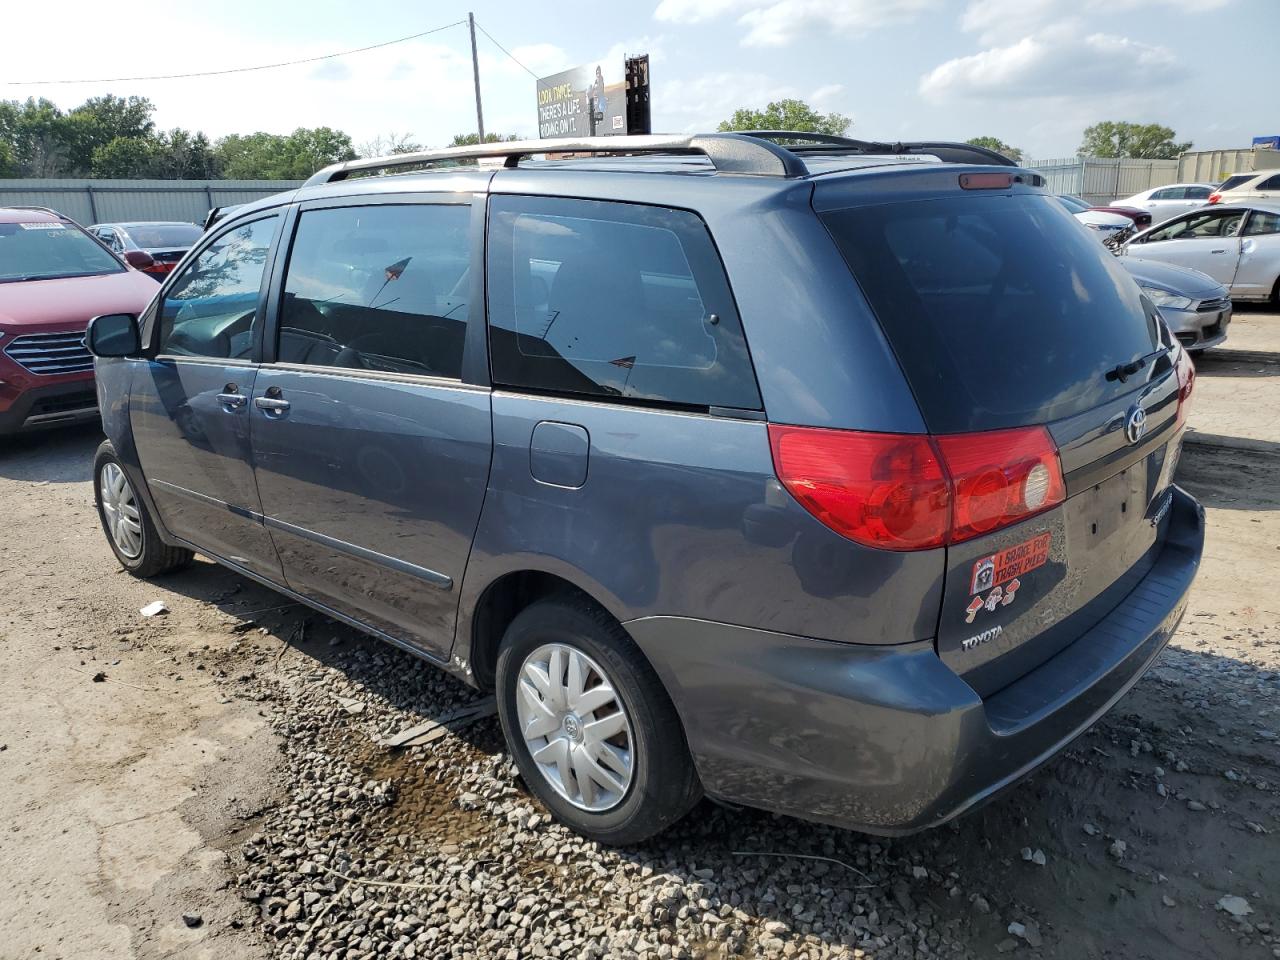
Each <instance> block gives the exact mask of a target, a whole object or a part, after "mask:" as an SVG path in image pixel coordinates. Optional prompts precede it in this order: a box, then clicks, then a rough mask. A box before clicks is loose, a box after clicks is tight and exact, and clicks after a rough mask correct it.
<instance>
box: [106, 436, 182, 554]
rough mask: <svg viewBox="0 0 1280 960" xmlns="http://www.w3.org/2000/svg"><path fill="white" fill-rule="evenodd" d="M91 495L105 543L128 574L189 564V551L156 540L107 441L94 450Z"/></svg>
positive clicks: (140, 503) (126, 476)
mask: <svg viewBox="0 0 1280 960" xmlns="http://www.w3.org/2000/svg"><path fill="white" fill-rule="evenodd" d="M93 495H94V501H95V502H96V504H97V507H98V518H99V519H100V520H101V521H102V530H103V532H104V533H105V534H106V535H107V543H108V544H110V545H111V551H112V552H113V553H114V554H115V555H116V559H117V560H119V561H120V565H121V566H122V567H124V568H125V569H126V570H128V571H129V572H130V573H132V574H134V575H135V576H139V577H154V576H157V575H159V574H161V573H168V572H169V571H171V570H177V569H178V568H180V567H185V566H186V565H187V564H189V563H190V562H191V558H192V553H191V551H190V550H184V549H182V548H181V547H171V546H169V545H168V544H167V543H165V542H164V541H162V540H161V539H160V535H159V534H158V533H157V532H156V528H155V524H154V523H153V522H152V520H151V515H150V514H149V513H148V512H147V506H146V504H145V503H143V502H142V498H141V497H139V496H138V494H137V492H136V491H135V490H134V488H133V484H132V483H131V482H130V481H129V475H128V474H127V473H125V470H124V465H123V464H121V463H120V459H119V458H118V457H117V456H116V451H115V447H113V446H112V445H111V441H110V440H107V441H105V442H104V443H103V444H102V445H101V446H99V447H98V453H97V455H96V456H95V457H94V459H93Z"/></svg>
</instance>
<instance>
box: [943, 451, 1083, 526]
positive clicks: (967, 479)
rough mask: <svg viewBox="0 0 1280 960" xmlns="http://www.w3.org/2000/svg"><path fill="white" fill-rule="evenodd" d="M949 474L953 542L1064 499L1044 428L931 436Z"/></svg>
mask: <svg viewBox="0 0 1280 960" xmlns="http://www.w3.org/2000/svg"><path fill="white" fill-rule="evenodd" d="M934 442H935V443H936V444H937V445H938V450H939V451H940V452H941V454H942V460H943V463H944V464H945V466H946V469H947V472H948V473H949V474H950V475H951V495H952V501H953V506H952V514H953V516H952V521H951V536H950V538H949V539H950V542H951V543H959V542H960V541H962V540H970V539H972V538H973V537H980V536H982V535H983V534H985V533H990V532H991V531H992V530H998V529H1000V528H1001V527H1007V526H1009V524H1011V523H1017V522H1018V521H1019V520H1023V519H1025V518H1027V517H1030V516H1032V515H1033V514H1037V513H1040V512H1042V511H1044V510H1048V509H1049V508H1050V507H1055V506H1057V505H1058V504H1060V503H1061V502H1062V501H1063V500H1064V499H1065V498H1066V485H1065V484H1064V483H1063V480H1062V467H1061V465H1060V464H1059V462H1058V448H1057V447H1056V446H1055V445H1054V443H1053V439H1052V438H1051V437H1050V436H1049V431H1048V430H1046V429H1045V428H1044V427H1020V428H1018V429H1016V430H993V431H990V432H987V433H965V434H957V435H951V436H941V437H935V438H934Z"/></svg>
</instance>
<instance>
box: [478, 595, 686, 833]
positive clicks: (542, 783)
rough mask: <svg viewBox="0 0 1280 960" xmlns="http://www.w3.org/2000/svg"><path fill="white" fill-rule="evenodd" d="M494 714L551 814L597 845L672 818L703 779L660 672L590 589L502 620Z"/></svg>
mask: <svg viewBox="0 0 1280 960" xmlns="http://www.w3.org/2000/svg"><path fill="white" fill-rule="evenodd" d="M497 700H498V713H499V716H500V717H501V720H502V728H503V731H504V733H505V734H506V738H507V745H508V747H509V748H510V750H511V753H512V755H513V756H514V757H515V760H516V764H517V766H519V768H520V773H521V775H522V776H523V777H524V781H525V783H526V784H527V785H528V787H529V789H530V790H532V791H533V793H534V794H536V795H537V797H538V799H539V800H541V801H542V803H543V804H544V805H545V806H546V807H547V809H548V810H550V811H551V813H552V815H553V816H555V818H556V819H557V820H559V821H560V822H562V823H564V824H566V825H567V826H569V827H570V828H572V829H573V830H575V831H577V832H578V833H581V834H583V835H584V836H587V837H589V838H591V839H593V840H597V841H599V842H600V843H606V844H612V845H621V844H631V843H638V842H640V841H642V840H646V839H648V838H649V837H652V836H654V835H655V834H657V833H660V832H661V831H663V830H665V829H666V828H667V827H669V826H671V825H672V824H674V823H675V822H676V821H678V820H679V819H680V818H681V817H683V816H684V815H685V814H686V813H688V812H689V810H690V808H691V807H692V806H693V805H694V803H696V802H697V800H698V798H699V797H700V796H701V793H702V788H701V785H700V784H699V782H698V777H697V773H696V772H695V771H694V767H693V760H692V758H691V757H690V756H689V748H688V746H687V744H686V742H685V737H684V731H683V729H682V728H681V726H680V720H679V717H678V716H677V715H676V711H675V707H674V706H673V705H672V703H671V700H670V698H669V697H668V696H667V692H666V690H665V689H664V688H663V686H662V683H661V681H660V680H659V679H658V676H657V674H656V673H654V671H653V667H651V666H650V665H649V663H648V661H646V660H645V658H644V656H643V655H642V654H641V653H640V651H639V649H638V648H637V647H636V645H635V643H634V642H633V641H632V640H631V638H630V637H629V636H627V633H626V631H625V630H623V628H622V627H621V626H620V625H619V624H618V622H617V621H616V620H614V619H613V618H612V617H610V616H609V615H608V614H607V613H606V612H605V611H603V610H601V609H599V608H598V607H596V606H595V605H593V604H592V603H590V602H589V601H587V600H586V599H585V598H579V597H576V596H569V595H566V596H563V597H556V598H551V599H547V600H541V601H539V602H537V603H534V604H532V605H531V606H529V607H527V608H525V609H524V610H523V611H521V612H520V613H519V614H518V615H517V616H516V618H515V619H514V620H513V621H512V622H511V625H510V626H509V627H508V628H507V632H506V635H505V636H504V637H503V640H502V647H501V649H500V651H499V653H498V664H497Z"/></svg>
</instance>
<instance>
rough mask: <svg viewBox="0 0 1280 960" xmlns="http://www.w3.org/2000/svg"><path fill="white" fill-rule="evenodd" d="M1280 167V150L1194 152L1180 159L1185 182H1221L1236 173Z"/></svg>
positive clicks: (1179, 173) (1179, 176)
mask: <svg viewBox="0 0 1280 960" xmlns="http://www.w3.org/2000/svg"><path fill="white" fill-rule="evenodd" d="M1276 168H1280V150H1255V149H1253V148H1252V147H1250V148H1247V149H1243V150H1195V151H1192V152H1191V153H1184V154H1183V155H1182V156H1181V157H1179V158H1178V179H1179V180H1180V181H1182V182H1183V183H1221V182H1222V181H1223V180H1225V179H1227V177H1229V176H1231V175H1232V174H1233V173H1252V172H1253V171H1255V170H1274V169H1276Z"/></svg>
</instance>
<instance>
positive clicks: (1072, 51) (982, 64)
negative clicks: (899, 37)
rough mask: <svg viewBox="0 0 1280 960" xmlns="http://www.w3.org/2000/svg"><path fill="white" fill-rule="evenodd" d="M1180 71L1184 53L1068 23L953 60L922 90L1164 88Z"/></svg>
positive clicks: (1015, 95) (977, 96)
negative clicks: (1084, 30)
mask: <svg viewBox="0 0 1280 960" xmlns="http://www.w3.org/2000/svg"><path fill="white" fill-rule="evenodd" d="M1180 72H1181V71H1180V67H1179V60H1178V58H1177V57H1176V56H1175V55H1174V54H1173V52H1172V51H1170V50H1168V49H1166V48H1165V47H1158V46H1152V45H1150V44H1145V43H1139V42H1138V41H1136V40H1130V39H1128V38H1126V37H1117V36H1113V35H1111V34H1105V33H1092V34H1087V35H1082V34H1080V33H1079V32H1078V31H1077V30H1075V29H1074V28H1073V27H1069V26H1062V27H1054V28H1050V29H1047V30H1043V31H1041V32H1040V33H1038V34H1036V35H1034V36H1027V37H1023V38H1022V39H1021V40H1018V41H1017V42H1016V43H1012V44H1008V45H1006V46H1001V47H992V48H990V49H987V50H983V51H982V52H980V53H975V54H973V55H971V56H967V57H957V58H955V59H953V60H948V61H946V62H945V63H943V64H940V65H939V66H937V67H935V68H934V69H933V70H931V71H930V72H929V73H927V74H925V75H924V76H923V77H922V78H921V79H920V88H919V89H920V93H921V94H922V95H923V96H925V97H927V98H929V99H931V100H935V101H946V100H951V101H955V100H966V101H973V100H1006V101H1007V100H1025V99H1032V98H1044V97H1057V98H1068V97H1080V96H1082V95H1088V94H1097V93H1106V92H1116V93H1119V92H1123V91H1128V90H1132V89H1135V88H1147V89H1152V90H1158V89H1160V85H1162V84H1164V85H1167V84H1168V83H1169V82H1171V81H1174V80H1176V79H1177V78H1178V77H1179V74H1180Z"/></svg>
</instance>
